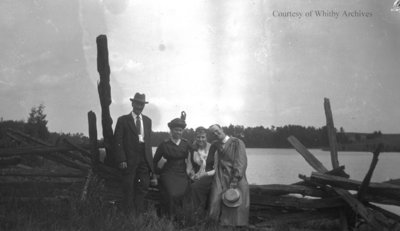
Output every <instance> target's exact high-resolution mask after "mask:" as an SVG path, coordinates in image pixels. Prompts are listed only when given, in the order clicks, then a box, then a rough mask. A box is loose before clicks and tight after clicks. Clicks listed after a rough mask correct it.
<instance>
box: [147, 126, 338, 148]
mask: <svg viewBox="0 0 400 231" xmlns="http://www.w3.org/2000/svg"><path fill="white" fill-rule="evenodd" d="M222 128H223V129H224V131H225V133H226V134H228V135H230V136H235V137H238V138H240V139H242V140H243V141H244V143H245V144H246V147H248V148H291V147H292V146H291V145H290V143H289V142H288V141H287V138H288V137H289V136H291V135H293V136H295V137H296V138H297V139H298V140H300V142H302V143H303V144H304V145H305V146H306V147H308V148H318V147H326V146H328V145H329V143H328V142H329V141H328V136H327V128H326V126H323V127H321V128H315V127H304V126H300V125H285V126H282V127H275V126H271V127H270V128H269V127H263V126H257V127H246V128H245V127H244V126H241V125H229V126H227V127H226V126H224V127H222ZM342 132H343V135H342V133H338V134H337V135H338V142H344V141H345V139H346V137H345V135H344V131H343V129H342ZM194 136H195V134H194V130H193V129H192V128H189V129H185V131H184V134H183V137H184V138H186V139H188V140H190V141H193V140H194ZM168 137H169V133H168V132H153V135H152V145H153V146H157V145H158V144H160V143H161V142H162V141H163V140H165V139H168ZM208 138H209V141H211V138H212V134H208Z"/></svg>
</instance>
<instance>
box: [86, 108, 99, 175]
mask: <svg viewBox="0 0 400 231" xmlns="http://www.w3.org/2000/svg"><path fill="white" fill-rule="evenodd" d="M88 121H89V140H90V146H91V148H90V152H91V154H92V156H91V157H92V168H93V169H96V166H97V163H98V162H99V159H100V157H99V156H100V153H99V147H98V145H97V127H96V114H95V113H94V112H93V111H90V112H88Z"/></svg>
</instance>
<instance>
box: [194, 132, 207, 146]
mask: <svg viewBox="0 0 400 231" xmlns="http://www.w3.org/2000/svg"><path fill="white" fill-rule="evenodd" d="M195 141H196V144H197V145H198V146H199V147H202V148H204V147H205V146H206V145H207V135H206V133H204V132H202V133H197V134H196V137H195Z"/></svg>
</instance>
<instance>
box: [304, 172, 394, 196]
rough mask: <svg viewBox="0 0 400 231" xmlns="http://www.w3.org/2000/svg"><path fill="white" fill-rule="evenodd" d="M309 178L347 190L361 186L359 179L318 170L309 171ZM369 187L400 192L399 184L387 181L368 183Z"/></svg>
mask: <svg viewBox="0 0 400 231" xmlns="http://www.w3.org/2000/svg"><path fill="white" fill-rule="evenodd" d="M311 180H313V181H316V182H319V183H323V184H330V185H333V186H337V187H340V188H344V189H347V190H358V189H359V188H360V186H361V181H358V180H352V179H347V178H344V177H340V176H331V175H327V174H323V173H319V172H312V173H311ZM369 188H370V189H372V190H378V191H379V190H380V191H385V190H386V191H392V192H398V193H400V191H399V190H400V186H399V185H394V184H388V183H375V182H372V183H370V184H369Z"/></svg>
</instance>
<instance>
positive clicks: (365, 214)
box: [333, 187, 385, 230]
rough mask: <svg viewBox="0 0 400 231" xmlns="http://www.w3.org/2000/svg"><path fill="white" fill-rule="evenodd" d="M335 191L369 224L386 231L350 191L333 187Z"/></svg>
mask: <svg viewBox="0 0 400 231" xmlns="http://www.w3.org/2000/svg"><path fill="white" fill-rule="evenodd" d="M333 190H334V191H335V192H336V193H337V194H338V195H339V196H341V197H342V198H343V200H344V201H346V202H347V204H348V205H350V207H351V208H352V209H353V211H354V212H355V213H356V214H358V215H360V216H361V217H362V218H364V219H365V221H366V222H368V224H369V225H371V226H372V227H373V228H374V229H375V230H385V227H384V226H382V225H381V224H380V223H379V222H378V221H377V220H376V219H375V217H374V214H373V213H371V212H370V211H368V209H367V208H366V207H365V206H364V205H363V204H362V203H361V202H360V201H358V200H357V199H355V198H354V197H353V196H352V195H351V194H350V193H349V192H348V191H346V190H344V189H341V188H336V187H333Z"/></svg>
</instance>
